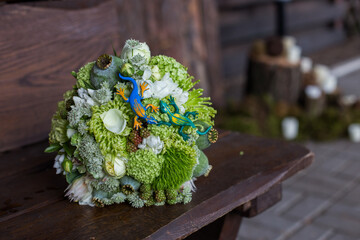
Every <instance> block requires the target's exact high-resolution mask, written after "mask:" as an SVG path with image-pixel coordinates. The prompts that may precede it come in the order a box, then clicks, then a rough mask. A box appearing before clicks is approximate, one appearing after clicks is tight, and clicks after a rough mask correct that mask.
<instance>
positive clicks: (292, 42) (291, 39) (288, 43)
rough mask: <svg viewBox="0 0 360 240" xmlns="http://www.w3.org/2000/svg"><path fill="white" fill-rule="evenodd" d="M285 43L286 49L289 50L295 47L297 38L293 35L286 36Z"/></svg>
mask: <svg viewBox="0 0 360 240" xmlns="http://www.w3.org/2000/svg"><path fill="white" fill-rule="evenodd" d="M282 42H283V45H284V49H285V51H286V52H287V51H288V50H289V49H290V48H292V47H294V46H295V44H296V39H295V38H294V37H291V36H285V37H283V40H282Z"/></svg>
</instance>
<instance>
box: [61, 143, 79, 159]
mask: <svg viewBox="0 0 360 240" xmlns="http://www.w3.org/2000/svg"><path fill="white" fill-rule="evenodd" d="M63 148H64V150H65V152H66V154H67V155H69V156H72V155H73V154H74V152H75V150H76V147H74V146H71V145H70V144H69V143H68V142H67V143H64V145H63Z"/></svg>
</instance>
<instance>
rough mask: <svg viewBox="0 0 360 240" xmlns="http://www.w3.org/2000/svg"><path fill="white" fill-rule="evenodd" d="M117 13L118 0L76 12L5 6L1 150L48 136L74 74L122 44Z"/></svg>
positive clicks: (0, 12)
mask: <svg viewBox="0 0 360 240" xmlns="http://www.w3.org/2000/svg"><path fill="white" fill-rule="evenodd" d="M116 14H117V12H116V4H115V1H107V2H104V3H102V4H100V5H99V6H97V7H93V8H85V9H79V10H71V11H70V10H65V9H49V8H47V9H45V8H34V7H30V6H23V5H19V4H9V5H8V4H6V5H3V6H1V7H0V16H1V17H0V20H1V28H0V46H1V47H0V62H2V64H1V66H0V135H1V136H2V138H1V139H0V151H4V150H7V149H11V148H15V147H18V146H22V145H26V144H29V143H33V142H36V141H39V140H43V139H45V138H46V136H47V134H48V132H49V129H50V118H51V116H52V114H53V113H54V111H55V109H56V102H57V101H59V100H60V99H61V98H62V94H63V93H64V92H65V91H66V90H68V89H71V87H72V85H73V84H74V83H75V80H74V78H73V77H72V76H71V74H70V72H71V71H72V70H77V69H78V68H79V67H81V66H82V65H83V64H85V63H87V62H88V61H92V60H93V59H96V58H97V57H98V56H99V55H100V54H102V53H104V52H108V53H112V45H113V46H114V47H115V48H117V49H118V48H119V43H120V41H119V36H118V33H117V29H118V28H119V25H118V23H117V18H116V16H117V15H116ZM35 29H37V30H36V33H35V32H34V31H35ZM75 56H76V57H75Z"/></svg>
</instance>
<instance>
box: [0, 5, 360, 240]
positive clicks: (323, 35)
mask: <svg viewBox="0 0 360 240" xmlns="http://www.w3.org/2000/svg"><path fill="white" fill-rule="evenodd" d="M129 38H134V39H138V40H140V41H145V42H147V44H148V45H149V46H150V49H151V51H152V55H157V54H165V55H169V56H172V57H174V58H176V59H177V60H178V61H179V62H181V63H182V64H183V65H185V66H188V67H189V71H190V73H191V74H192V75H193V76H195V79H201V82H200V84H199V85H198V87H202V88H204V89H205V95H207V96H210V97H211V98H212V101H213V104H214V106H215V107H216V108H217V109H218V112H219V114H218V116H217V120H216V122H217V127H218V128H223V129H230V130H235V131H240V132H243V133H247V134H253V135H258V136H265V137H272V138H283V139H287V140H293V141H299V142H301V143H302V144H305V145H306V146H307V147H309V148H310V149H311V150H312V151H313V152H315V154H316V161H315V163H314V164H313V165H312V166H311V167H310V168H309V169H308V170H306V171H305V172H302V173H301V174H298V175H297V176H296V177H294V178H292V179H291V180H290V181H288V182H285V186H284V189H283V192H284V195H283V200H282V201H281V202H280V203H279V204H277V205H276V206H275V207H273V208H271V209H270V210H268V211H267V212H265V213H264V214H261V215H260V216H258V217H256V218H254V219H245V220H244V222H243V225H242V227H241V229H240V232H239V237H241V239H246V240H255V239H291V240H293V239H302V240H303V239H318V240H340V239H344V240H347V239H360V228H359V226H360V204H359V200H360V171H359V170H360V159H359V156H360V155H359V153H360V146H359V142H360V101H359V97H360V1H359V0H332V1H330V0H293V1H290V0H288V1H286V0H283V1H280V0H279V1H274V0H153V1H145V0H104V1H95V0H59V1H2V0H0V62H1V65H0V96H1V97H0V99H1V101H0V120H1V122H3V123H5V122H6V123H8V124H6V125H5V124H0V135H1V136H2V137H1V138H0V151H7V150H10V149H13V148H16V147H19V146H23V145H27V144H31V143H33V142H37V141H41V140H44V139H46V137H47V134H48V132H49V129H50V119H51V116H52V114H53V112H54V111H55V109H56V104H57V102H58V101H59V100H60V99H61V97H62V94H63V93H64V92H65V91H66V90H68V89H70V88H71V87H72V85H73V84H74V78H73V77H72V76H71V71H73V70H75V71H77V70H78V69H79V68H80V67H81V66H83V65H84V64H85V63H87V62H89V61H93V60H95V59H96V58H97V57H98V56H99V55H101V54H103V53H109V54H111V53H112V52H113V49H115V50H117V51H119V52H120V50H121V48H122V46H123V44H124V42H125V40H126V39H129ZM28 109H31V114H30V115H29V111H28ZM4 136H6V138H5V137H4Z"/></svg>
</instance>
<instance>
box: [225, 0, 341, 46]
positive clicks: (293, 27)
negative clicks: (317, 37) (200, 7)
mask: <svg viewBox="0 0 360 240" xmlns="http://www.w3.org/2000/svg"><path fill="white" fill-rule="evenodd" d="M346 11H347V4H346V2H344V1H340V2H335V3H331V2H329V1H326V0H322V1H294V2H291V3H289V4H287V8H286V15H287V18H286V19H287V21H286V28H287V29H288V31H289V32H290V33H293V32H295V31H297V30H301V29H306V28H313V27H317V26H320V25H325V24H327V23H329V22H332V21H334V20H336V19H341V18H343V16H345V14H346ZM220 19H221V21H220V34H221V44H222V45H223V46H226V45H229V44H232V43H236V42H239V41H242V42H244V41H247V40H249V39H253V38H262V37H265V36H268V35H272V34H274V33H275V28H276V24H275V9H274V6H273V4H264V5H261V6H258V7H250V8H246V9H242V10H240V11H232V12H221V14H220Z"/></svg>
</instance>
